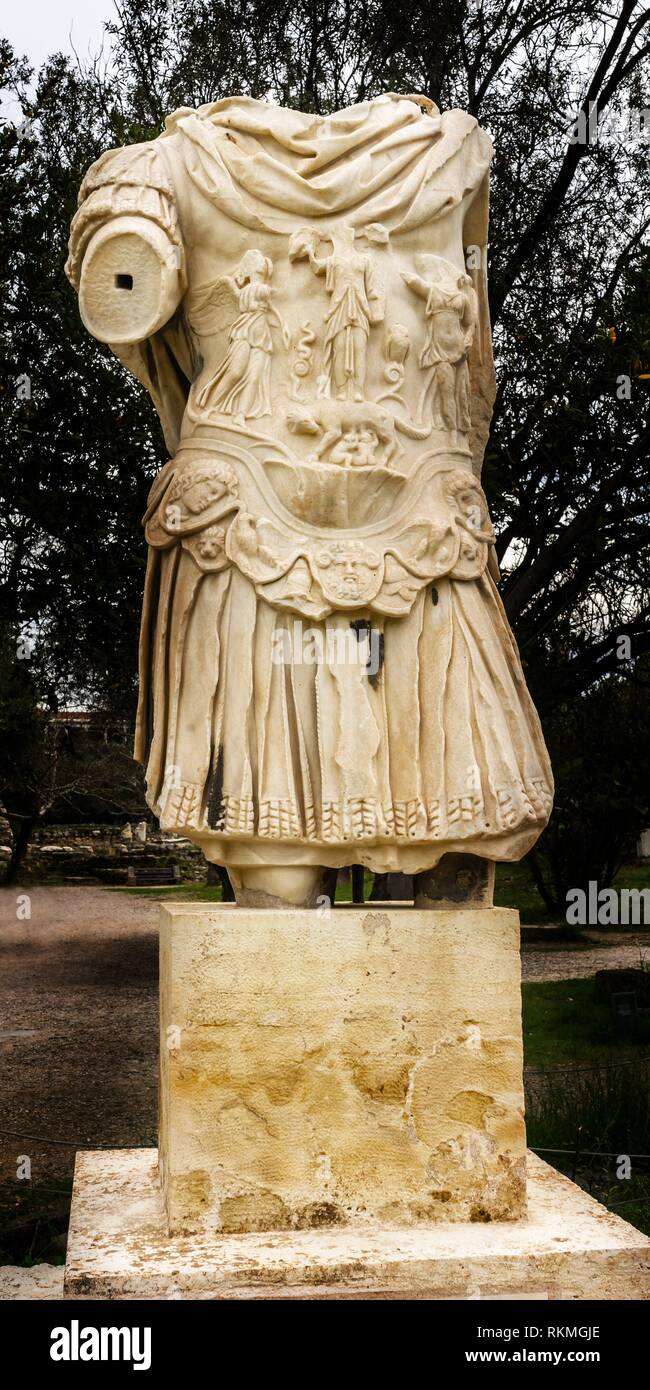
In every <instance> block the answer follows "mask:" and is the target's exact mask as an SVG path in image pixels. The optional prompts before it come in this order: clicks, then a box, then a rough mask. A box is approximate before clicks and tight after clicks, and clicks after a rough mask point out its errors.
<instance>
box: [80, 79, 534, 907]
mask: <svg viewBox="0 0 650 1390" xmlns="http://www.w3.org/2000/svg"><path fill="white" fill-rule="evenodd" d="M490 158H491V142H490V140H489V137H488V136H487V135H486V134H485V133H484V132H483V131H481V130H480V128H479V127H478V125H477V123H476V121H475V119H474V118H473V117H471V116H468V115H466V114H465V113H464V112H461V111H450V112H446V113H444V114H442V115H441V114H440V113H439V112H438V111H437V110H436V108H435V107H434V106H433V105H432V103H431V102H428V101H427V100H426V99H424V98H419V97H398V96H395V95H391V94H389V95H386V96H383V97H379V98H377V99H376V100H374V101H370V102H366V103H363V104H362V105H359V106H356V107H352V108H350V109H349V110H345V111H341V112H337V113H334V114H333V115H331V116H327V117H315V116H310V115H304V114H302V113H300V112H296V111H288V110H283V109H281V108H278V107H274V106H269V105H266V104H265V103H263V102H256V101H252V100H250V99H248V98H237V97H233V98H228V99H226V100H224V101H219V102H216V103H213V104H212V105H210V106H205V107H201V108H200V109H199V110H197V111H192V110H189V109H187V108H184V109H182V110H180V111H177V112H175V113H174V114H173V115H171V116H170V117H169V118H168V121H167V125H166V129H165V131H164V133H163V134H162V135H161V136H160V137H159V138H157V139H155V140H152V141H151V142H149V143H146V144H140V145H134V146H132V147H130V148H125V149H119V150H112V151H108V152H107V153H106V154H104V155H102V157H101V158H100V159H99V160H98V161H97V163H96V164H95V165H93V167H92V169H91V170H90V171H89V173H88V174H87V176H86V178H85V180H84V183H83V186H82V189H81V193H80V207H79V210H78V212H77V215H76V217H75V219H74V223H73V227H72V234H71V240H70V258H69V262H68V273H69V275H70V278H71V280H72V281H73V283H74V284H75V286H76V287H77V288H78V291H79V302H80V308H81V313H82V315H83V317H84V321H85V323H86V324H87V326H88V328H89V330H90V331H91V332H92V333H94V334H95V335H96V336H97V337H98V338H100V339H101V340H102V341H105V342H108V343H110V344H111V346H112V347H113V349H114V351H115V352H116V353H117V354H118V356H119V357H120V358H121V360H122V361H123V362H124V363H125V365H126V366H127V367H128V368H129V369H130V370H131V371H133V372H134V373H135V374H136V376H138V377H139V378H140V380H141V381H143V382H144V384H145V385H146V386H147V388H148V390H149V391H150V393H151V395H152V398H153V400H154V403H155V405H156V408H157V410H158V411H159V414H160V417H161V420H162V423H163V427H164V430H165V435H166V439H167V443H168V447H169V450H170V453H171V454H172V455H173V457H172V458H171V459H170V462H169V463H168V464H167V465H166V466H165V467H164V468H163V470H162V471H161V473H160V475H159V477H158V479H157V480H156V482H155V484H154V487H153V489H152V492H151V496H150V499H149V506H148V510H147V514H146V518H145V528H146V535H147V540H148V542H149V546H150V557H149V568H148V577H147V585H146V593H145V603H144V615H143V626H142V646H141V703H140V716H139V732H138V742H137V755H138V756H139V757H140V758H141V759H142V760H143V761H144V762H145V763H146V766H147V783H148V798H149V802H150V805H151V806H152V808H153V809H154V810H155V812H156V814H157V815H158V816H159V817H160V821H161V825H162V826H163V828H168V829H174V830H181V831H182V832H183V833H185V834H187V835H189V836H191V837H192V838H194V839H195V840H197V841H198V842H199V843H200V844H201V846H202V848H203V850H204V852H205V854H206V856H207V857H208V858H209V859H212V860H215V861H216V862H219V863H223V864H226V865H227V866H228V869H229V872H230V873H231V876H232V878H233V881H234V883H235V886H236V888H237V890H238V891H240V892H242V893H243V892H245V891H248V890H250V891H252V892H259V893H262V894H266V895H267V896H268V895H270V897H271V899H272V898H274V897H275V898H276V899H278V898H285V899H286V900H289V901H291V902H295V903H308V904H310V905H312V904H313V901H314V899H315V896H316V895H317V892H318V888H319V883H320V874H321V871H322V869H323V868H324V867H335V866H338V865H342V864H348V863H350V862H362V863H364V864H366V865H367V866H368V867H370V868H372V869H374V870H376V871H378V872H382V873H385V872H390V871H397V870H402V871H404V872H405V873H420V872H422V871H426V870H428V869H430V868H432V867H433V866H435V865H436V864H437V863H438V861H439V859H440V857H441V856H442V855H443V854H445V853H447V852H456V853H463V852H465V853H473V854H478V855H482V856H484V857H486V858H488V859H518V858H520V857H521V855H522V854H524V853H525V852H526V850H527V849H528V848H529V847H530V845H532V844H533V843H534V841H535V839H536V838H537V836H538V834H539V833H540V830H541V829H542V828H543V826H544V824H545V823H546V820H547V818H548V814H549V810H550V804H551V794H552V777H551V772H550V768H549V765H548V758H547V755H546V750H545V748H544V743H543V739H542V735H541V731H540V727H539V723H538V720H537V716H536V714H535V711H534V709H533V707H532V705H531V702H530V698H529V696H528V693H527V691H526V686H525V681H524V677H523V673H522V669H521V665H520V662H519V657H518V654H517V650H516V647H515V644H514V642H513V639H512V635H511V633H510V631H509V628H508V624H507V621H506V618H505V614H504V611H503V608H502V605H501V603H500V600H499V597H498V594H497V591H496V588H495V582H494V581H495V577H496V576H497V574H498V567H497V565H496V561H495V555H494V535H493V531H492V527H491V524H490V519H489V515H488V510H487V504H486V501H485V497H484V496H483V493H482V490H481V487H480V481H479V479H480V468H481V460H482V454H483V449H484V445H485V440H486V437H487V431H488V427H489V420H490V413H491V408H492V400H493V395H494V372H493V365H492V348H491V335H490V324H489V315H488V304H487V286H486V257H487V207H488V171H489V163H490ZM249 901H250V899H249ZM259 901H266V899H264V898H260V899H259Z"/></svg>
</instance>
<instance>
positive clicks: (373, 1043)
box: [159, 903, 526, 1235]
mask: <svg viewBox="0 0 650 1390" xmlns="http://www.w3.org/2000/svg"><path fill="white" fill-rule="evenodd" d="M520 981H521V975H520V959H519V918H518V914H517V913H516V912H512V911H509V910H507V909H503V908H489V909H483V908H479V909H476V908H474V909H459V908H455V909H454V910H453V911H428V910H419V909H417V908H408V909H406V910H404V909H400V908H393V907H390V906H387V907H372V908H371V907H368V908H344V909H338V908H335V909H334V910H333V911H331V912H329V913H327V914H325V915H323V916H321V915H320V914H319V913H318V912H314V911H312V912H306V911H301V910H298V909H296V910H291V909H282V910H269V911H266V912H256V911H254V910H252V909H247V908H242V907H235V908H232V907H230V908H225V909H224V908H223V907H221V906H219V905H216V906H214V907H213V906H206V905H205V904H201V903H196V904H194V903H190V904H188V905H181V904H172V905H170V906H168V907H164V908H163V909H162V910H161V925H160V1037H161V1085H160V1124H159V1147H160V1173H161V1181H162V1187H163V1194H164V1199H165V1206H166V1210H167V1215H168V1220H169V1230H170V1232H171V1233H172V1234H174V1235H183V1234H190V1233H192V1232H197V1233H198V1232H204V1233H206V1234H207V1233H212V1234H213V1235H216V1234H217V1233H220V1234H221V1233H227V1232H231V1233H243V1232H246V1231H272V1230H292V1229H293V1230H296V1229H297V1230H300V1229H307V1228H310V1227H320V1226H333V1225H337V1224H340V1225H343V1226H347V1225H350V1224H353V1225H357V1226H364V1225H368V1226H376V1227H378V1228H380V1229H384V1228H385V1227H386V1226H410V1225H431V1224H433V1223H435V1222H436V1221H444V1222H445V1223H447V1222H449V1221H470V1222H471V1221H494V1220H499V1221H501V1220H506V1219H510V1220H514V1219H517V1218H519V1217H521V1216H523V1215H524V1214H525V1209H526V1208H525V1202H526V1197H525V1181H524V1158H525V1150H526V1142H525V1128H524V1113H523V1112H524V1103H523V1082H522V1065H523V1058H522V1036H521V989H520Z"/></svg>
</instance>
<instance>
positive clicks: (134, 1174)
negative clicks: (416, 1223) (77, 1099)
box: [65, 1149, 650, 1323]
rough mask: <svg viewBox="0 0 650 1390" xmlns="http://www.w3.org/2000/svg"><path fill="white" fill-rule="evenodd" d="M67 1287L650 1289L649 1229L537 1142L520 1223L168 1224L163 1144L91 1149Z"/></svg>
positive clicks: (530, 1292)
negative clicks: (241, 1230)
mask: <svg viewBox="0 0 650 1390" xmlns="http://www.w3.org/2000/svg"><path fill="white" fill-rule="evenodd" d="M65 1297H67V1298H71V1299H131V1298H135V1299H149V1298H155V1299H165V1298H169V1299H177V1298H191V1299H227V1300H233V1299H246V1300H248V1299H256V1300H257V1299H263V1300H266V1299H289V1300H291V1301H295V1300H298V1299H309V1300H319V1301H321V1300H329V1299H363V1300H368V1299H377V1298H379V1299H408V1300H409V1301H412V1300H415V1299H427V1300H434V1299H464V1298H471V1299H481V1298H485V1299H494V1298H505V1299H522V1298H524V1299H553V1300H555V1299H561V1300H565V1299H579V1300H589V1299H601V1298H605V1299H620V1300H627V1299H647V1298H648V1297H650V1240H648V1237H647V1236H644V1235H642V1234H641V1232H640V1231H636V1230H635V1229H634V1227H633V1226H629V1225H628V1224H627V1222H626V1221H621V1219H620V1217H618V1216H614V1215H613V1214H612V1213H611V1212H608V1211H606V1210H605V1208H604V1207H602V1206H600V1205H599V1203H598V1202H595V1201H594V1199H593V1197H589V1196H588V1194H587V1193H586V1192H583V1191H582V1189H581V1188H579V1187H576V1186H575V1183H572V1182H569V1180H568V1178H565V1177H562V1176H561V1175H560V1173H556V1172H555V1171H554V1169H553V1168H549V1166H548V1164H546V1163H542V1162H541V1161H540V1159H539V1158H536V1157H535V1156H534V1155H533V1154H529V1155H528V1215H527V1216H526V1218H525V1219H524V1220H522V1221H505V1222H499V1221H497V1222H489V1223H488V1224H487V1225H486V1224H485V1223H482V1222H478V1223H477V1222H475V1223H474V1224H470V1223H465V1222H458V1221H456V1222H454V1223H453V1224H451V1225H448V1226H446V1225H444V1224H443V1223H438V1224H437V1225H435V1226H430V1227H429V1228H428V1229H426V1228H422V1227H419V1228H417V1227H411V1228H410V1229H409V1230H405V1229H404V1228H403V1227H402V1228H401V1229H399V1228H396V1227H392V1228H387V1229H386V1230H383V1231H382V1230H369V1229H368V1228H367V1227H366V1228H365V1229H361V1228H359V1227H358V1226H348V1227H333V1228H332V1227H330V1228H324V1229H322V1230H318V1231H316V1230H310V1231H269V1232H260V1233H257V1234H255V1233H251V1234H248V1235H220V1236H217V1237H215V1236H213V1235H195V1236H192V1237H189V1238H188V1237H183V1236H168V1235H167V1231H166V1219H165V1214H164V1211H163V1204H162V1195H161V1191H160V1183H159V1181H158V1173H157V1167H156V1152H155V1149H125V1150H124V1151H122V1152H119V1151H113V1152H110V1151H109V1152H106V1151H104V1152H103V1153H80V1154H77V1164H76V1168H75V1180H74V1193H73V1198H72V1212H71V1216H70V1235H69V1239H68V1258H67V1262H66V1272H65ZM530 1321H531V1322H533V1323H534V1321H535V1318H534V1316H531V1319H530ZM563 1321H564V1322H566V1321H567V1319H566V1318H564V1315H563Z"/></svg>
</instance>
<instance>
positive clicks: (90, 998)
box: [0, 888, 158, 1202]
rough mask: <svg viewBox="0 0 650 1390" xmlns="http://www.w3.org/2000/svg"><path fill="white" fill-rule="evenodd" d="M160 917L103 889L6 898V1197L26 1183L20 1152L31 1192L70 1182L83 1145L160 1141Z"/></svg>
mask: <svg viewBox="0 0 650 1390" xmlns="http://www.w3.org/2000/svg"><path fill="white" fill-rule="evenodd" d="M25 892H28V893H29V898H30V900H31V919H30V920H28V921H20V920H17V917H16V911H17V906H19V904H20V898H21V896H22V894H23V893H25ZM157 918H158V913H157V907H156V904H155V901H153V899H152V900H151V901H149V900H148V899H142V898H132V897H127V896H126V895H122V894H119V893H109V892H106V891H104V890H102V889H95V888H30V889H29V890H13V891H10V890H8V889H4V890H2V891H0V1130H12V1131H15V1132H16V1133H15V1135H14V1134H12V1135H8V1134H1V1133H0V1184H1V1185H2V1187H3V1189H4V1194H3V1195H4V1198H5V1202H6V1200H7V1197H8V1196H10V1195H11V1194H10V1192H8V1190H7V1186H6V1185H7V1184H9V1187H10V1188H11V1189H13V1193H14V1201H17V1200H19V1199H20V1196H21V1195H22V1193H21V1189H23V1190H24V1189H25V1188H26V1186H27V1185H26V1184H22V1183H19V1184H16V1181H15V1179H16V1166H17V1159H18V1155H20V1154H26V1155H27V1156H28V1157H29V1158H30V1160H31V1165H32V1190H33V1188H34V1186H35V1185H37V1184H38V1183H40V1182H44V1181H47V1182H51V1181H52V1179H65V1178H69V1177H70V1176H71V1175H72V1170H73V1166H74V1153H75V1148H76V1147H81V1146H84V1147H94V1146H97V1147H99V1146H100V1145H109V1146H110V1145H115V1146H120V1145H142V1144H151V1143H154V1142H155V1133H156V1069H157V1064H156V1051H157V1032H158V1020H157V1010H158V1000H157V996H158V941H157ZM30 1135H31V1136H37V1137H36V1138H28V1137H27V1136H30ZM45 1140H48V1141H50V1142H48V1143H46V1142H44V1141H45ZM54 1140H57V1141H59V1142H57V1143H54V1142H52V1141H54Z"/></svg>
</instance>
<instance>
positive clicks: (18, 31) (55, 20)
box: [0, 0, 114, 68]
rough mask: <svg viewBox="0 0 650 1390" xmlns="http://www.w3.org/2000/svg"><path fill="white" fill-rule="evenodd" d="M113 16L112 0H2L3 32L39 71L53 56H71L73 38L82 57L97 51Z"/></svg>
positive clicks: (0, 31)
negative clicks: (103, 28) (51, 54)
mask: <svg viewBox="0 0 650 1390" xmlns="http://www.w3.org/2000/svg"><path fill="white" fill-rule="evenodd" d="M113 13H114V10H113V0H0V33H2V35H3V37H4V38H6V39H9V42H10V43H11V45H12V47H13V48H14V49H15V51H16V52H17V53H20V54H23V53H24V54H26V56H27V57H28V58H29V61H30V63H31V64H32V66H33V67H35V68H39V67H40V65H41V63H43V62H45V59H46V58H47V57H49V55H50V53H59V52H62V53H70V52H71V51H72V49H71V41H70V39H71V36H72V43H73V44H74V47H75V48H76V50H77V53H78V54H79V56H80V57H83V58H85V57H87V56H88V53H89V51H90V52H91V53H96V52H98V51H99V48H100V46H101V41H102V23H103V21H104V20H107V19H111V18H112V16H113Z"/></svg>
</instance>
